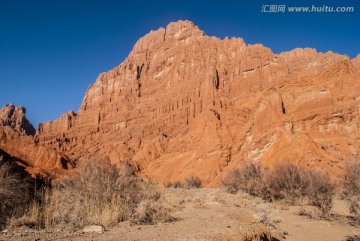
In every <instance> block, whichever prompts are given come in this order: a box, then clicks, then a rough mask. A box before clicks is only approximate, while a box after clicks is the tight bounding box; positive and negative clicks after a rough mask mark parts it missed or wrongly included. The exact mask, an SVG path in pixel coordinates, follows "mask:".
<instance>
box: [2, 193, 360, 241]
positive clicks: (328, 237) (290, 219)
mask: <svg viewBox="0 0 360 241" xmlns="http://www.w3.org/2000/svg"><path fill="white" fill-rule="evenodd" d="M164 193H165V199H166V202H167V203H168V204H169V205H171V206H174V207H175V210H176V211H175V212H174V215H173V216H174V217H175V218H176V219H177V220H176V221H174V222H172V223H163V224H158V225H132V224H130V223H129V222H123V223H120V224H119V225H118V226H117V227H114V228H111V229H110V230H108V231H106V232H105V233H104V234H81V235H79V234H78V235H76V234H74V233H68V234H66V233H51V234H44V233H38V234H34V233H31V232H30V233H27V234H26V233H24V231H23V232H22V233H21V235H24V236H23V237H11V236H10V237H9V236H4V235H0V240H26V241H30V240H32V241H34V240H38V241H45V240H74V241H75V240H76V241H85V240H86V241H87V240H100V241H112V240H120V241H122V240H124V241H125V240H131V241H135V240H139V241H140V240H141V241H142V240H144V241H150V240H152V241H155V240H156V241H163V240H169V241H175V240H176V241H180V240H184V241H185V240H189V241H191V240H219V241H223V240H224V241H225V240H234V241H235V240H240V239H241V237H242V235H243V234H244V233H246V232H249V231H251V230H254V228H256V227H258V226H259V227H265V226H264V225H262V224H258V223H259V221H258V217H260V218H261V217H264V216H266V220H267V221H268V222H269V223H270V224H274V225H275V228H271V227H269V228H270V230H271V232H272V233H273V234H276V235H277V236H276V237H278V238H280V237H283V238H285V239H284V240H290V241H300V240H301V241H319V240H324V241H340V240H345V237H346V236H347V235H355V234H360V229H359V228H356V227H353V226H351V225H349V224H347V223H346V220H344V219H342V221H341V220H338V221H323V220H312V219H309V218H308V217H304V216H299V215H297V214H296V213H297V212H298V210H299V207H289V208H284V205H283V204H280V203H266V202H264V201H263V200H261V199H259V198H254V197H250V196H248V195H246V194H241V193H240V194H237V195H232V194H228V193H225V192H223V191H221V190H215V189H192V190H185V189H173V188H168V189H166V190H165V191H164ZM334 211H335V212H337V213H339V214H341V215H346V207H345V204H344V203H343V202H341V201H336V203H335V208H334ZM261 225H262V226H261ZM284 233H285V234H286V235H281V234H284ZM36 238H37V239H36Z"/></svg>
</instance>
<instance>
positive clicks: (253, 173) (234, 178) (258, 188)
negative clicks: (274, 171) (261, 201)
mask: <svg viewBox="0 0 360 241" xmlns="http://www.w3.org/2000/svg"><path fill="white" fill-rule="evenodd" d="M222 184H223V186H224V187H225V189H226V190H227V191H228V192H230V193H237V192H238V191H239V190H242V191H245V192H247V193H249V194H251V195H254V196H264V195H263V194H264V191H265V190H266V186H265V183H264V180H263V170H262V168H261V166H260V165H258V164H255V163H246V164H245V165H244V166H243V167H241V168H236V169H234V170H233V171H231V172H230V173H229V174H228V176H227V177H226V178H225V179H224V180H223V182H222Z"/></svg>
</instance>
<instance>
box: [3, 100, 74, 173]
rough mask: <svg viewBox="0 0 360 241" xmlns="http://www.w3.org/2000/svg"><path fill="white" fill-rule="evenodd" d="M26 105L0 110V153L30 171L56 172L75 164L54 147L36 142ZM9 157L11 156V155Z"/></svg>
mask: <svg viewBox="0 0 360 241" xmlns="http://www.w3.org/2000/svg"><path fill="white" fill-rule="evenodd" d="M25 114H26V109H25V108H24V107H23V106H16V107H15V106H14V105H12V104H8V105H5V106H4V107H3V108H2V109H0V153H5V154H2V156H11V157H12V158H13V159H17V160H18V161H17V163H18V164H19V165H21V166H23V167H24V168H25V169H26V170H27V171H28V172H30V173H31V174H37V173H40V174H43V175H45V176H46V175H48V174H50V175H56V174H59V173H62V172H63V170H64V169H68V168H70V167H71V166H72V165H71V163H69V162H68V161H67V160H66V159H64V158H63V157H62V156H61V155H60V154H59V153H58V152H57V151H56V150H55V149H53V148H51V147H46V146H43V145H41V144H38V143H36V142H35V140H34V137H33V135H34V134H35V129H34V127H33V126H32V125H31V123H30V122H29V121H28V120H27V119H26V115H25ZM6 159H9V158H8V157H7V158H6Z"/></svg>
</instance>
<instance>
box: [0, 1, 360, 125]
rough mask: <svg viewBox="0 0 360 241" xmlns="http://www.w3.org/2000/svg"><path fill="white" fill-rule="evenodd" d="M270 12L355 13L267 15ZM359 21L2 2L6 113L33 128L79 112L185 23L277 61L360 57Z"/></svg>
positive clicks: (235, 6) (221, 8)
mask: <svg viewBox="0 0 360 241" xmlns="http://www.w3.org/2000/svg"><path fill="white" fill-rule="evenodd" d="M264 4H265V5H267V4H269V5H270V4H271V5H279V4H280V5H286V6H311V5H316V6H323V5H328V6H353V7H355V12H354V13H289V12H286V13H261V8H262V6H263V5H264ZM359 13H360V1H359V0H311V1H310V0H300V1H299V0H253V1H247V2H246V3H245V1H240V0H233V1H228V0H221V1H211V0H207V1H201V0H199V1H197V0H191V1H187V0H182V1H177V0H167V1H143V0H134V1H130V0H129V1H120V0H118V1H112V0H0V91H1V94H0V105H1V106H3V105H5V104H6V103H9V102H11V103H14V104H15V105H24V106H25V107H26V108H27V116H28V118H29V119H30V120H31V121H32V122H33V124H34V125H35V127H37V124H38V123H39V122H45V121H48V120H52V119H56V118H58V117H59V116H60V115H61V114H62V113H65V112H67V111H68V110H70V109H73V110H75V111H77V109H78V108H79V106H80V103H81V101H82V98H83V96H84V94H85V91H86V89H87V87H88V86H89V85H90V84H91V83H93V82H94V81H95V79H96V77H97V75H98V74H99V73H101V72H104V71H108V70H110V69H112V68H113V67H115V66H117V65H119V64H120V63H121V62H122V61H123V60H124V59H125V58H126V56H127V55H128V53H129V52H130V51H131V49H132V46H133V45H134V43H135V42H136V41H137V39H138V38H140V37H141V36H143V35H145V34H146V33H148V32H149V31H150V30H151V29H158V28H159V27H165V26H166V25H167V24H168V23H169V22H171V21H177V20H180V19H182V20H185V19H188V20H191V21H193V22H194V23H195V24H196V25H198V26H199V27H200V29H202V30H204V31H205V33H206V34H207V35H215V36H218V37H221V38H223V37H225V36H229V37H231V36H236V37H242V38H244V39H245V41H246V42H247V43H262V44H264V45H265V46H268V47H270V48H272V50H273V51H274V52H275V53H280V52H282V51H287V50H291V49H293V48H295V47H313V48H316V49H317V50H318V51H321V52H326V51H328V50H333V51H334V52H338V53H341V54H347V55H349V56H350V57H351V58H353V57H355V56H356V55H357V54H358V53H359V52H360V44H359V43H360V26H359V25H360V14H359Z"/></svg>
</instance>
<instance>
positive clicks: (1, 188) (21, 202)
mask: <svg viewBox="0 0 360 241" xmlns="http://www.w3.org/2000/svg"><path fill="white" fill-rule="evenodd" d="M15 165H16V164H10V163H5V162H3V161H0V229H1V228H3V227H4V225H5V224H6V223H7V221H8V219H9V218H11V217H12V216H19V215H21V214H22V213H23V212H24V211H25V206H26V204H27V203H28V202H29V200H30V197H31V179H30V178H29V177H27V176H24V175H22V174H21V172H19V170H18V168H17V167H16V166H15Z"/></svg>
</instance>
